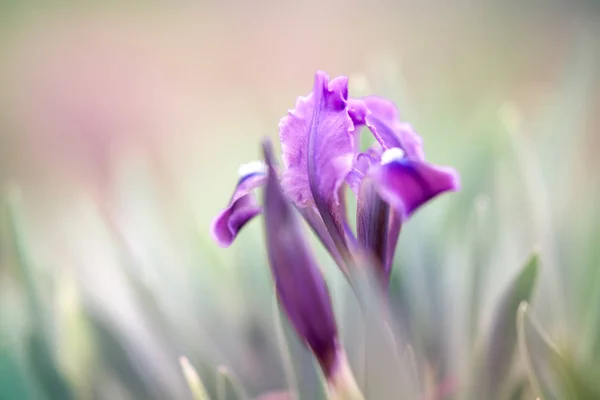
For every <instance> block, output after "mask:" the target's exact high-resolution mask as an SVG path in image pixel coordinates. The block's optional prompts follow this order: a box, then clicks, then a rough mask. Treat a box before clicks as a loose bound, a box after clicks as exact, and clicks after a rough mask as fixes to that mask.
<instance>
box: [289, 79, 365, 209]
mask: <svg viewBox="0 0 600 400" xmlns="http://www.w3.org/2000/svg"><path fill="white" fill-rule="evenodd" d="M347 99H348V78H346V77H337V78H335V79H333V80H331V81H329V77H328V76H327V74H325V73H324V72H322V71H318V72H317V73H316V74H315V82H314V87H313V91H312V93H311V94H309V95H308V96H306V97H299V98H298V100H297V102H296V107H295V108H294V109H293V110H290V111H289V115H288V116H286V117H284V118H282V119H281V121H280V122H279V136H280V140H281V150H282V159H283V163H284V166H285V170H284V172H283V175H282V179H281V186H282V187H283V189H284V191H285V192H286V194H287V195H288V197H289V198H290V199H291V200H292V201H293V202H294V203H295V204H296V205H297V206H299V207H307V206H311V205H315V201H318V200H319V199H322V201H323V202H327V203H338V201H339V199H338V191H339V188H340V186H341V185H342V183H343V182H344V179H345V177H346V175H347V174H348V172H350V169H351V168H352V161H353V157H354V143H355V140H354V124H353V123H352V120H351V119H350V117H349V115H348V109H347Z"/></svg>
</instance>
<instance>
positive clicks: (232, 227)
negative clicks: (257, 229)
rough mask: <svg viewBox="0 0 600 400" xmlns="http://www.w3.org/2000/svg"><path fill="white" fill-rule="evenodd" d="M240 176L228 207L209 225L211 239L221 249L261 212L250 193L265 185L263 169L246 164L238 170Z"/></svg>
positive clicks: (258, 165) (257, 165)
mask: <svg viewBox="0 0 600 400" xmlns="http://www.w3.org/2000/svg"><path fill="white" fill-rule="evenodd" d="M240 175H242V176H241V177H240V180H239V181H238V183H237V185H236V188H235V191H234V192H233V196H232V197H231V200H230V201H229V205H228V206H227V208H225V209H224V210H223V211H221V213H219V215H217V216H216V217H215V219H214V220H213V222H212V225H211V233H212V236H213V239H214V240H215V241H216V242H217V244H218V245H219V246H221V247H229V246H230V245H231V243H233V241H234V240H235V238H236V236H237V234H238V232H239V231H240V230H241V229H242V228H243V227H244V225H246V224H247V223H248V222H249V221H250V220H251V219H252V218H254V217H256V216H257V215H258V214H260V212H261V207H260V206H259V205H258V204H257V202H256V197H255V196H254V194H253V193H252V191H253V190H254V189H256V188H258V187H260V186H263V185H264V184H265V183H266V181H267V174H266V172H265V170H264V168H261V166H260V164H255V163H253V164H247V165H246V166H242V168H240Z"/></svg>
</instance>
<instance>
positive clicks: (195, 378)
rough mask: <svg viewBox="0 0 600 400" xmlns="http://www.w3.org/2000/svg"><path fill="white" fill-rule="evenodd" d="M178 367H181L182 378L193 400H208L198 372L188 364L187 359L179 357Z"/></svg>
mask: <svg viewBox="0 0 600 400" xmlns="http://www.w3.org/2000/svg"><path fill="white" fill-rule="evenodd" d="M179 365H180V366H181V371H182V372H183V376H184V377H185V380H186V381H187V384H188V386H189V387H190V390H191V391H192V396H193V398H194V400H210V397H208V394H207V393H206V389H205V388H204V384H203V383H202V380H201V379H200V376H199V375H198V372H196V369H195V368H194V366H193V365H192V364H191V363H190V361H189V360H188V359H187V357H184V356H182V357H179Z"/></svg>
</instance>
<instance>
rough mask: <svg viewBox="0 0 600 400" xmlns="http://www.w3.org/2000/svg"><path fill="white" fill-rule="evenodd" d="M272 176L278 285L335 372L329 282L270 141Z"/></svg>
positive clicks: (298, 324) (272, 257)
mask: <svg viewBox="0 0 600 400" xmlns="http://www.w3.org/2000/svg"><path fill="white" fill-rule="evenodd" d="M263 151H264V156H265V161H266V163H267V166H268V173H267V175H268V178H267V184H266V188H265V191H264V217H265V230H266V239H267V240H266V241H267V253H268V256H269V262H270V265H271V272H272V274H273V279H274V281H275V290H276V293H277V296H278V298H279V302H280V304H281V305H282V306H283V309H284V311H285V313H286V314H287V316H288V319H289V321H290V323H291V325H292V326H293V327H294V329H295V330H296V332H297V333H298V335H299V336H300V338H301V339H302V340H303V341H304V343H305V344H306V345H307V346H308V347H309V348H310V350H311V351H312V352H313V354H314V355H315V357H316V358H317V360H318V361H319V364H320V365H321V368H322V369H323V372H324V374H325V376H326V377H329V376H331V374H333V373H334V372H335V369H336V365H337V359H338V351H339V344H338V336H337V326H336V323H335V317H334V314H333V307H332V304H331V298H330V296H329V290H328V288H327V284H326V282H325V279H324V278H323V275H322V274H321V271H320V270H319V267H318V266H317V264H316V262H315V259H314V257H313V255H312V254H311V252H310V249H309V247H308V245H307V243H306V240H305V238H304V236H303V232H302V231H301V227H300V225H299V219H298V217H297V215H296V214H295V213H296V211H295V209H294V207H293V206H292V205H291V203H290V202H289V201H288V200H287V199H286V197H285V196H284V194H283V192H282V189H281V185H280V183H279V180H278V177H277V172H276V171H275V169H274V167H273V156H272V150H271V145H270V143H269V142H265V143H264V144H263Z"/></svg>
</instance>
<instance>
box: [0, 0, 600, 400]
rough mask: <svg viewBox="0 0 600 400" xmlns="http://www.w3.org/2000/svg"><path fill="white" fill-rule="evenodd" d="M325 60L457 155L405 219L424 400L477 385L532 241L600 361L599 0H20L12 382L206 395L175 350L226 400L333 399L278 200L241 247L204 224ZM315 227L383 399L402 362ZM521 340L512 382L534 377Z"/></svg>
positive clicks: (11, 231)
mask: <svg viewBox="0 0 600 400" xmlns="http://www.w3.org/2000/svg"><path fill="white" fill-rule="evenodd" d="M316 69H321V70H325V71H327V72H328V73H329V74H330V75H332V76H335V75H340V74H343V75H349V76H350V85H351V89H350V90H351V95H355V96H356V95H363V94H371V93H373V94H379V95H382V96H386V97H389V98H390V99H392V100H394V101H395V102H396V103H397V105H398V106H399V108H400V112H401V116H402V119H403V120H405V121H409V122H410V123H411V124H412V125H413V126H414V127H415V129H416V130H417V131H418V132H419V133H420V134H421V135H422V137H423V139H424V143H425V151H426V154H427V156H428V158H429V159H430V160H431V161H433V162H435V163H437V164H442V165H451V166H453V167H455V168H456V169H458V170H459V172H460V174H461V177H462V190H461V192H459V193H457V194H452V195H448V196H445V197H444V198H443V199H439V201H436V202H434V203H432V204H430V205H428V206H427V207H426V208H424V209H423V210H422V211H420V212H419V213H418V214H417V215H415V217H414V218H413V219H412V220H411V221H410V222H409V223H408V224H407V225H406V226H405V227H404V228H403V231H402V235H401V239H400V244H399V250H398V253H397V263H396V264H397V265H396V266H395V270H394V279H393V283H392V297H393V299H394V304H395V306H396V317H397V318H398V321H399V322H398V325H399V326H401V328H399V329H398V331H397V332H393V333H392V335H393V336H394V337H396V338H400V337H402V338H407V337H410V338H411V339H410V342H411V347H410V349H411V351H410V353H411V354H413V356H412V359H413V361H414V363H412V364H411V365H414V366H415V368H412V370H413V372H415V373H414V376H413V383H414V382H417V384H416V386H417V387H419V388H420V391H421V392H422V395H419V396H417V397H414V398H424V399H445V398H468V397H464V396H467V395H465V394H464V393H465V390H466V389H465V388H466V387H469V385H470V384H472V382H473V380H477V379H478V378H473V377H474V376H476V373H475V372H474V371H475V370H477V368H475V367H474V366H475V365H478V364H477V363H476V361H474V360H476V359H477V354H478V352H477V351H478V350H477V349H478V348H479V347H481V346H480V345H481V343H486V342H487V341H488V340H489V338H490V337H492V336H493V335H492V334H490V332H491V331H493V326H494V322H493V321H494V320H495V315H496V311H495V310H496V309H497V308H498V306H497V305H498V303H499V301H501V300H500V299H502V296H503V292H505V291H506V288H507V285H509V284H510V282H511V280H512V279H514V277H515V276H516V274H517V273H518V272H519V270H520V269H521V268H522V266H523V265H524V263H525V262H526V260H527V259H528V257H529V256H530V255H531V254H532V252H537V254H539V260H540V265H539V270H538V276H537V280H536V283H535V287H534V290H533V293H532V294H531V299H530V300H531V309H532V313H533V314H534V315H535V317H536V318H537V320H538V321H539V324H540V326H543V328H544V330H545V331H546V332H547V333H548V336H549V338H550V339H551V340H552V341H553V342H554V343H555V344H556V345H557V346H558V348H560V351H561V353H562V354H563V355H565V358H566V359H568V360H569V365H573V366H574V367H573V368H574V370H577V371H583V372H582V374H583V375H582V376H584V378H581V380H582V381H586V382H591V381H594V379H596V378H599V377H600V361H599V360H600V248H599V247H598V246H599V243H600V210H599V205H600V203H599V202H600V178H599V177H598V175H599V174H598V171H600V163H599V159H598V151H599V150H600V134H599V130H600V113H599V110H600V5H599V4H598V3H597V2H596V1H593V0H588V1H544V2H542V1H538V2H536V1H526V2H518V1H504V2H494V1H474V0H473V1H466V0H465V1H456V2H443V1H437V2H436V1H428V2H422V3H419V4H418V5H417V4H416V3H412V2H407V1H383V0H378V1H369V2H366V1H357V0H349V1H337V0H334V1H327V2H320V1H316V0H309V1H304V2H283V1H282V2H279V1H255V2H254V1H253V2H250V1H248V2H244V1H222V2H212V3H209V2H190V1H188V2H183V1H181V2H172V3H166V2H165V3H160V2H148V3H143V2H125V3H123V4H121V3H119V2H108V3H107V4H103V5H95V4H93V3H86V4H80V3H75V2H47V3H46V2H11V1H2V2H0V186H1V189H2V190H1V193H2V212H1V213H0V226H1V229H0V399H2V400H20V399H61V400H62V399H80V398H81V399H180V398H181V399H186V398H191V394H190V391H189V388H188V386H187V385H186V381H185V379H184V378H183V375H182V373H181V371H180V365H179V357H180V356H187V357H188V358H189V360H190V362H191V363H192V364H193V365H194V366H195V367H196V369H197V370H198V373H199V374H200V376H201V378H202V380H203V382H204V384H205V386H206V389H207V391H208V392H209V393H210V394H211V396H212V397H213V398H216V399H219V400H220V399H229V398H231V399H233V398H242V397H243V396H250V397H254V396H257V395H259V394H261V393H265V392H268V391H273V390H279V389H284V388H286V387H289V386H296V387H297V388H300V392H301V396H300V398H301V399H318V398H320V396H322V393H321V387H320V382H319V375H318V374H317V372H316V370H315V367H314V365H313V363H312V360H311V359H310V357H309V356H308V355H307V354H306V352H304V351H303V349H302V347H301V346H300V345H299V343H297V339H296V338H295V336H294V335H293V333H292V332H291V331H290V329H289V327H288V326H287V324H286V322H285V318H284V317H282V316H280V315H279V313H278V312H277V308H276V306H275V302H274V295H273V290H272V284H271V281H270V276H269V270H268V265H267V263H266V258H265V251H264V246H263V243H264V241H263V237H262V235H263V233H262V225H261V221H259V220H257V221H254V222H252V223H251V224H250V225H249V226H248V227H246V228H245V229H244V230H243V232H242V234H241V235H240V237H239V238H238V240H237V241H236V243H235V244H234V245H233V246H231V248H229V249H220V248H218V247H217V246H216V244H214V242H213V241H212V240H211V238H210V234H209V225H210V222H211V219H212V218H213V217H214V216H215V215H216V213H218V212H219V210H220V209H221V208H222V207H224V206H225V205H226V202H227V201H228V199H229V196H230V194H231V191H232V190H233V187H234V184H235V182H236V179H237V169H238V167H239V165H240V164H242V163H246V162H248V161H251V160H254V159H257V158H259V156H260V152H259V141H260V139H261V138H262V137H265V136H269V137H272V138H273V139H275V140H276V138H277V135H278V132H277V123H278V121H279V119H280V118H281V117H283V116H284V115H286V112H287V110H288V109H290V108H293V106H294V103H295V99H296V97H297V96H300V95H306V94H307V93H308V92H309V91H310V90H311V88H312V79H313V74H314V71H315V70H316ZM315 247H316V252H317V253H318V254H319V255H320V260H321V264H322V267H323V269H324V271H325V273H326V275H327V277H328V279H329V283H330V286H331V288H332V293H333V297H334V303H335V306H336V310H337V311H338V322H339V323H340V325H341V326H342V331H343V337H344V340H345V343H346V344H347V348H348V352H349V357H350V361H351V363H352V365H353V369H354V370H355V373H356V375H357V380H358V381H359V384H361V385H363V386H364V385H365V381H366V380H365V379H366V378H364V376H367V375H369V373H373V371H375V372H376V375H378V376H380V377H382V378H381V379H384V378H386V377H387V378H389V379H387V380H386V381H385V382H384V383H382V384H381V386H380V387H381V388H382V389H381V390H380V391H379V392H378V394H374V395H372V396H371V397H369V398H372V399H379V398H381V399H388V398H389V399H392V398H399V397H398V393H402V392H401V390H404V389H403V388H402V387H397V386H398V385H399V382H402V380H395V379H393V376H394V374H396V371H395V370H394V368H393V366H392V365H393V364H391V363H392V362H393V360H392V361H390V360H388V359H384V358H385V357H383V356H382V358H381V360H380V362H375V363H373V364H368V367H365V366H364V365H366V364H365V363H364V362H363V361H364V360H362V359H361V358H360V356H359V355H354V353H356V354H359V353H360V351H356V352H354V351H353V350H355V349H356V348H357V346H358V347H360V343H363V345H364V342H365V339H364V337H362V338H361V337H358V336H360V335H358V334H357V332H360V331H361V329H362V328H361V327H362V326H363V325H364V320H361V317H360V315H359V314H360V313H358V312H357V311H356V310H357V305H356V303H355V302H356V300H355V299H354V300H352V299H351V297H352V296H351V295H350V294H349V290H348V288H347V287H346V283H345V281H344V279H343V277H342V276H340V275H341V274H340V273H339V272H338V271H337V270H336V268H335V266H334V265H333V263H332V262H331V260H329V259H328V258H327V256H326V255H325V253H324V252H323V250H322V249H321V248H319V247H318V245H317V244H316V242H315ZM353 301H354V303H353ZM513 308H515V307H513ZM515 315H516V314H515ZM515 318H516V317H515ZM509 319H510V318H509ZM511 321H513V322H514V318H513V319H512V320H511ZM509 325H510V324H509ZM506 329H507V331H506V332H505V334H502V335H500V336H501V337H511V335H512V334H513V333H514V332H513V331H514V327H512V328H511V326H507V327H506ZM511 329H512V331H511ZM399 340H400V339H399ZM513 341H514V339H513ZM286 344H287V345H286ZM288 346H289V347H290V350H289V352H288V351H284V350H283V349H286V348H287V347H288ZM377 346H379V347H378V348H377V349H374V350H372V354H384V355H385V354H386V351H385V349H383V348H381V346H383V345H382V344H381V341H380V342H378V343H377ZM511 346H512V345H509V347H508V348H507V350H506V353H507V354H512V352H514V353H515V356H514V357H513V358H510V360H509V361H506V364H507V365H508V367H507V368H506V371H508V372H507V373H506V375H507V376H508V378H507V382H508V383H507V384H506V387H507V388H508V389H506V390H507V391H506V392H502V393H503V394H502V397H501V398H511V397H510V396H512V395H514V397H512V398H534V397H533V396H534V395H533V393H534V392H535V388H533V387H531V385H530V384H529V383H528V381H527V379H526V376H527V374H526V372H524V371H526V370H527V365H526V364H527V363H524V362H523V361H522V360H521V359H520V358H519V356H518V355H517V353H518V351H517V350H516V349H513V347H511ZM483 347H485V346H483ZM377 351H379V353H378V352H377ZM387 353H388V355H389V352H387ZM401 353H403V354H404V350H402V351H401ZM388 358H389V357H388ZM400 358H402V357H400ZM375 361H377V360H375ZM366 369H368V370H369V371H366V372H365V370H366ZM496 372H497V371H496ZM496 372H494V373H496ZM398 373H399V372H398ZM498 373H499V372H498ZM567 375H568V374H567ZM577 376H579V375H577ZM390 377H392V378H390ZM590 377H591V378H590ZM499 379H500V378H499ZM578 379H579V378H578ZM548 380H549V381H550V382H552V381H553V378H549V379H548ZM576 380H577V379H576ZM386 385H387V386H386ZM394 385H396V386H394ZM386 391H387V392H386ZM467 391H468V390H467ZM498 393H499V392H498ZM507 393H510V395H509V394H507ZM578 393H579V395H577V396H575V397H573V398H597V397H593V395H592V394H590V393H598V392H592V391H590V392H585V393H587V394H581V393H583V392H578ZM494 395H496V394H494ZM505 395H506V396H505ZM489 396H490V397H485V396H484V397H481V396H480V397H477V398H480V399H481V398H493V397H492V395H489ZM498 396H500V395H499V394H498ZM586 396H588V397H586ZM407 398H410V397H407Z"/></svg>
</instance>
